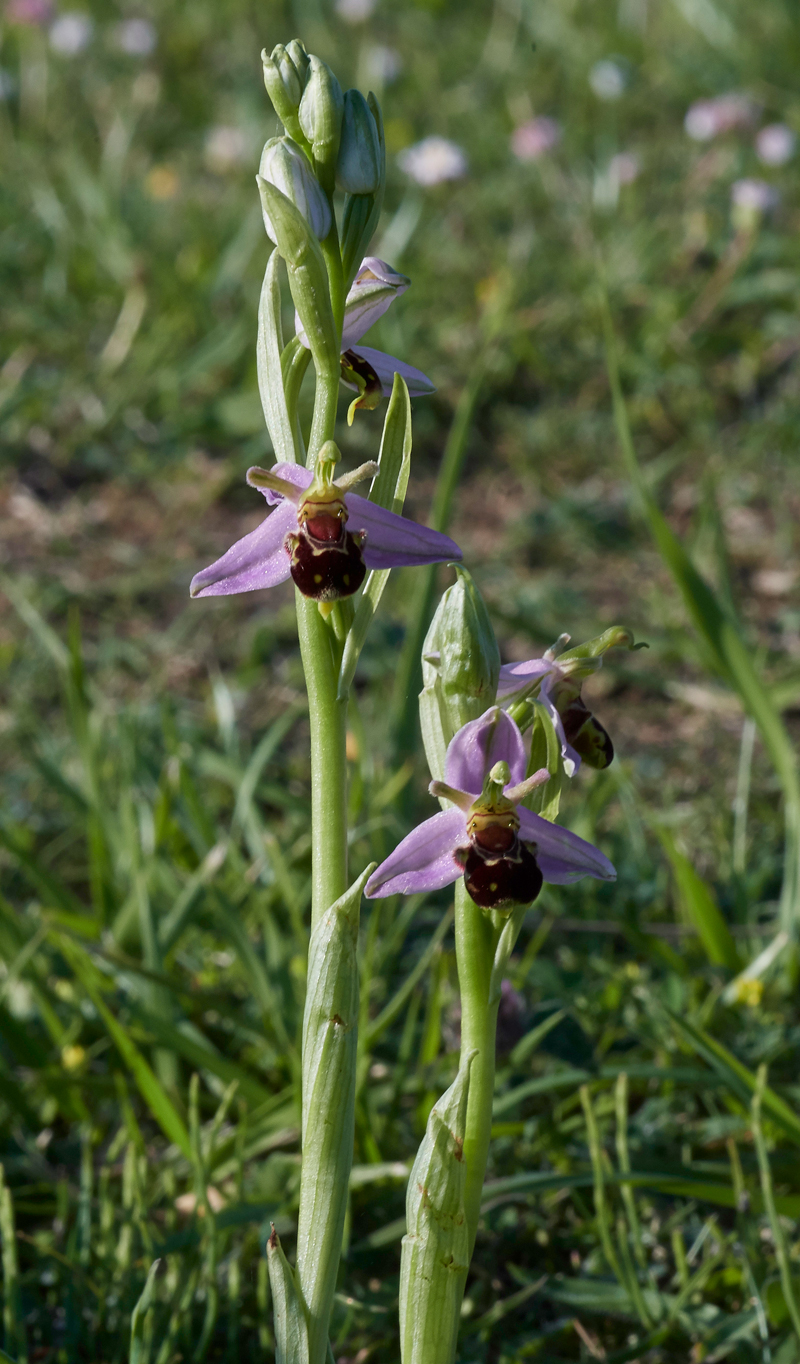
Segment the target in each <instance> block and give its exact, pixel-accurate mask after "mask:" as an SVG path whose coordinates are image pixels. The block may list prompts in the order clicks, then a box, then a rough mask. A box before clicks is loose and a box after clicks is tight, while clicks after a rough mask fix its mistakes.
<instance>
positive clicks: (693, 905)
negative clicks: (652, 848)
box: [657, 829, 742, 972]
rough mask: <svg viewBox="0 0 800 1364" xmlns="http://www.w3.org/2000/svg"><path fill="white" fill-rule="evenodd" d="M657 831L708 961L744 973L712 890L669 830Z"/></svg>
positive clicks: (683, 905)
mask: <svg viewBox="0 0 800 1364" xmlns="http://www.w3.org/2000/svg"><path fill="white" fill-rule="evenodd" d="M657 832H658V836H659V838H660V839H661V844H662V847H663V849H664V851H665V853H666V854H667V857H668V858H669V861H670V866H671V867H672V873H673V876H674V877H675V884H676V887H677V890H678V895H679V897H680V903H681V907H682V909H683V912H684V915H685V917H686V919H687V921H688V922H689V923H690V924H691V925H692V927H693V928H696V929H697V933H698V936H699V938H700V941H701V942H702V944H703V947H704V948H705V952H706V956H707V957H708V960H709V961H710V962H711V965H712V966H725V967H727V968H728V970H729V971H734V972H736V971H740V970H741V969H742V963H741V961H740V959H739V953H738V951H737V949H736V943H735V942H734V940H733V935H732V933H731V931H730V929H729V928H728V925H727V924H726V922H725V920H724V918H723V916H722V912H721V910H720V907H719V905H718V904H717V902H716V900H715V899H714V896H713V894H712V892H711V889H710V887H709V886H708V885H707V883H706V882H705V881H704V880H703V878H702V876H699V875H698V873H697V872H696V871H695V869H694V867H693V866H692V864H691V862H690V861H689V859H688V857H685V856H684V854H683V853H682V852H680V851H679V850H678V848H677V847H676V845H675V840H674V838H673V837H672V834H671V833H670V832H669V831H668V830H667V829H658V831H657Z"/></svg>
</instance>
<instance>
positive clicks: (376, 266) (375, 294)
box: [296, 256, 436, 425]
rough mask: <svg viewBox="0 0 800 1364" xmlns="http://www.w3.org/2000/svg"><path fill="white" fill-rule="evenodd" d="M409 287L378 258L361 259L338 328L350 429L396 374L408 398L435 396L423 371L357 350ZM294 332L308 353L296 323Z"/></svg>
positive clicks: (366, 348) (386, 393)
mask: <svg viewBox="0 0 800 1364" xmlns="http://www.w3.org/2000/svg"><path fill="white" fill-rule="evenodd" d="M410 283H411V280H410V279H409V278H408V276H407V275H401V274H399V273H398V271H397V270H393V269H392V267H391V265H387V264H386V261H383V260H378V257H377V256H366V257H365V258H364V260H363V261H362V262H361V265H360V267H359V270H358V274H357V275H356V277H355V279H354V280H353V283H352V284H351V286H350V292H349V293H348V295H347V298H346V300H345V307H344V325H343V327H342V380H343V382H344V383H345V384H346V385H347V387H348V388H352V389H354V390H355V391H356V393H357V394H358V397H357V398H356V399H355V401H354V402H352V403H351V404H350V411H349V412H348V421H349V422H350V423H351V425H352V421H353V415H354V413H355V411H356V409H357V408H359V407H361V408H365V409H367V410H371V409H372V408H373V407H377V405H378V403H379V402H380V400H381V398H382V397H387V398H388V397H389V396H390V394H391V392H392V385H393V383H394V376H395V374H400V375H401V376H402V377H403V378H404V379H405V381H406V384H407V385H408V391H409V393H410V395H411V397H412V398H421V397H423V396H424V395H425V394H428V393H435V392H436V388H435V385H434V384H432V383H431V381H430V379H429V378H428V377H427V375H425V374H423V373H422V370H420V369H415V368H414V366H413V365H407V364H405V363H404V362H403V361H402V360H396V359H395V358H394V356H393V355H385V354H384V352H383V351H380V350H373V348H372V347H371V346H359V345H356V342H357V341H360V340H361V338H362V336H363V335H364V333H365V332H367V331H368V330H369V328H370V327H372V326H374V325H375V323H376V322H377V321H378V318H379V317H383V314H384V313H385V312H386V309H387V308H389V307H390V306H391V304H392V303H393V302H394V300H395V299H396V298H399V297H400V295H401V294H404V293H405V291H406V289H407V288H408V286H409V284H410ZM296 327H297V335H298V337H299V338H300V340H301V342H302V343H303V345H304V346H306V347H307V346H308V339H307V337H306V334H305V332H304V331H303V328H302V326H301V323H300V319H299V317H298V318H297V319H296Z"/></svg>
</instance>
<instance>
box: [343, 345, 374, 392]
mask: <svg viewBox="0 0 800 1364" xmlns="http://www.w3.org/2000/svg"><path fill="white" fill-rule="evenodd" d="M342 360H343V362H344V364H345V365H346V366H347V368H348V369H351V370H353V372H354V373H355V374H357V375H358V377H359V379H363V380H364V383H365V384H366V393H367V394H372V393H380V391H381V381H380V379H379V378H378V376H377V374H376V372H375V370H374V369H373V368H372V365H371V364H370V363H369V360H366V359H365V358H364V356H363V355H356V353H355V351H354V350H346V351H345V353H344V355H343V356H342Z"/></svg>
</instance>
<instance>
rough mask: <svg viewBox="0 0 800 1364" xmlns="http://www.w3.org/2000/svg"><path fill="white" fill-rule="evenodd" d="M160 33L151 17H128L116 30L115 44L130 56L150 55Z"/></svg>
mask: <svg viewBox="0 0 800 1364" xmlns="http://www.w3.org/2000/svg"><path fill="white" fill-rule="evenodd" d="M157 41H158V34H157V33H156V30H155V27H154V25H153V24H151V23H150V20H149V19H126V20H125V21H124V23H122V24H118V25H117V27H116V29H115V30H114V45H115V47H118V48H119V50H120V52H125V53H126V54H127V55H128V56H129V57H149V56H150V53H151V52H153V51H154V49H155V45H156V43H157Z"/></svg>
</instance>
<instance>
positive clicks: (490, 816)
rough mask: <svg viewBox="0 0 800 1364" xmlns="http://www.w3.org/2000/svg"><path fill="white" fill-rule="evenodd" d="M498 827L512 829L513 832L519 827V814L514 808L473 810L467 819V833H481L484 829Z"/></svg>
mask: <svg viewBox="0 0 800 1364" xmlns="http://www.w3.org/2000/svg"><path fill="white" fill-rule="evenodd" d="M498 826H499V827H500V828H501V829H513V830H514V833H516V832H517V830H518V829H519V815H518V814H517V812H516V810H502V811H497V810H486V809H483V810H473V812H472V814H471V815H470V817H469V819H468V820H467V833H468V834H469V835H470V836H471V835H472V834H477V833H481V832H482V831H483V830H484V829H491V828H493V827H494V828H496V827H498Z"/></svg>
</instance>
